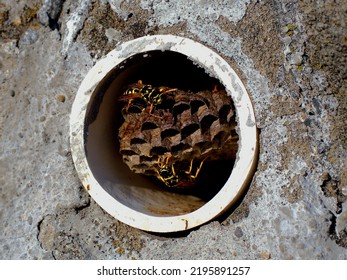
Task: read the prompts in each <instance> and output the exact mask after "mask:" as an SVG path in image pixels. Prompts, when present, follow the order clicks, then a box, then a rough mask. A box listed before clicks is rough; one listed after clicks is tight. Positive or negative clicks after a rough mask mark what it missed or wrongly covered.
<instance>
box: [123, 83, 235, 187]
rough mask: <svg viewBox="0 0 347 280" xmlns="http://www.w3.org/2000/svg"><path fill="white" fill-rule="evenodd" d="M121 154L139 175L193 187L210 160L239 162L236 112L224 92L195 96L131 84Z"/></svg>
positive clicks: (202, 92) (124, 108)
mask: <svg viewBox="0 0 347 280" xmlns="http://www.w3.org/2000/svg"><path fill="white" fill-rule="evenodd" d="M120 101H122V102H124V103H125V106H124V107H123V111H122V112H123V117H124V123H123V124H122V125H121V127H120V128H119V134H118V137H119V142H120V153H121V154H122V156H123V160H124V162H125V163H126V164H127V165H128V167H129V168H130V169H131V170H132V171H133V172H135V173H140V174H145V175H154V176H156V177H157V178H158V179H159V180H161V181H162V182H164V183H165V184H166V185H167V186H169V187H178V186H179V187H185V186H192V185H194V183H195V179H196V178H197V176H198V174H199V171H200V168H201V167H202V165H203V163H204V162H205V161H215V160H225V159H231V158H233V157H235V154H236V151H237V141H238V135H237V134H236V131H235V127H236V121H235V111H234V106H233V103H232V100H231V98H230V96H228V95H227V93H226V92H225V90H216V89H214V90H213V91H199V92H196V93H193V92H189V91H188V92H187V91H183V90H179V89H172V88H171V89H170V88H167V87H158V88H155V87H152V86H149V85H143V84H142V82H141V81H139V83H138V84H135V85H131V86H130V87H129V89H128V90H127V91H125V92H124V94H123V95H122V96H121V98H120Z"/></svg>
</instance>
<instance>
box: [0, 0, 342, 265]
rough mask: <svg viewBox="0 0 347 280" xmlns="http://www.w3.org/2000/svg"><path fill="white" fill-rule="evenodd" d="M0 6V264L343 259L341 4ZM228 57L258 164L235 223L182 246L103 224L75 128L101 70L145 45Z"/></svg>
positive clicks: (218, 224)
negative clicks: (255, 133)
mask: <svg viewBox="0 0 347 280" xmlns="http://www.w3.org/2000/svg"><path fill="white" fill-rule="evenodd" d="M186 2H187V1H186V0H176V1H173V0H134V1H131V0H130V1H122V0H85V1H82V0H79V1H72V0H66V1H64V0H45V1H39V0H31V1H20V0H18V1H12V0H1V1H0V42H1V46H0V108H1V110H0V151H1V153H0V203H1V204H0V227H1V233H0V258H1V259H53V258H55V259H130V258H137V259H181V258H183V259H205V258H208V259H259V258H260V259H264V258H265V259H268V258H272V259H346V258H347V202H346V198H347V150H346V149H347V148H346V147H347V145H346V144H347V123H346V119H347V96H346V95H347V87H346V62H347V61H346V60H347V58H346V57H347V34H346V15H347V4H346V1H342V0H340V1H323V0H320V1H312V0H301V1H287V0H284V1H250V0H249V1H246V0H244V1H243V0H238V1H233V0H216V1H207V0H195V1H188V2H189V5H187V3H186ZM150 34H173V35H180V36H185V37H188V38H191V39H194V40H196V41H198V42H201V43H203V44H205V45H206V46H208V47H210V48H212V49H214V50H215V51H217V52H218V53H219V54H220V55H222V56H223V57H224V58H225V59H226V60H227V61H228V62H229V63H230V65H231V66H232V67H233V68H234V69H235V71H236V72H237V73H238V75H239V76H240V77H241V79H242V80H243V82H244V84H245V86H246V88H247V90H248V92H249V94H250V96H251V99H252V101H253V104H254V107H255V113H256V118H257V126H258V127H259V130H260V154H259V162H258V166H257V171H256V173H255V176H254V178H253V181H252V183H251V185H250V189H249V191H248V193H247V195H246V196H245V198H244V199H243V200H242V202H241V203H240V205H239V206H238V207H237V208H236V209H235V211H234V212H232V213H229V214H228V215H226V216H225V217H223V219H220V220H219V221H214V222H211V223H209V224H207V225H204V226H202V227H201V228H199V229H196V230H193V231H191V232H190V233H187V234H186V235H184V236H180V237H173V236H158V235H152V234H148V233H144V232H142V231H140V230H137V229H133V228H131V227H129V226H127V225H124V224H122V223H120V222H118V221H117V220H115V219H113V218H112V217H110V216H109V215H108V214H106V213H105V212H104V211H103V210H102V209H101V208H100V207H99V206H98V205H97V204H96V203H95V202H94V201H93V200H92V199H91V198H90V197H89V196H88V194H87V193H86V191H85V190H84V189H83V187H82V186H81V184H80V182H79V180H78V178H77V174H76V172H75V169H74V166H73V162H72V159H71V153H70V147H69V139H68V129H69V113H70V110H71V106H72V103H73V100H74V96H75V94H76V91H77V89H78V86H79V84H80V83H81V81H82V79H83V78H84V75H85V74H86V73H87V72H88V70H89V69H90V68H91V67H92V66H93V64H94V63H95V62H96V61H97V60H98V59H99V58H100V57H101V56H103V55H105V54H106V53H107V52H109V51H110V50H111V49H113V48H114V47H115V46H117V45H118V44H120V43H122V42H124V41H127V40H130V39H134V38H137V37H140V36H144V35H150Z"/></svg>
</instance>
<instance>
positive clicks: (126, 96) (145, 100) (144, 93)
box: [119, 80, 177, 113]
mask: <svg viewBox="0 0 347 280" xmlns="http://www.w3.org/2000/svg"><path fill="white" fill-rule="evenodd" d="M176 90H177V88H169V87H164V86H160V87H153V86H151V85H145V84H143V83H142V81H141V80H139V81H138V82H137V84H133V85H131V86H130V87H129V88H128V89H127V90H126V91H125V92H124V93H123V95H122V96H121V97H120V98H119V100H120V101H125V102H128V104H127V106H126V108H125V111H126V112H128V110H129V108H130V106H131V105H132V104H133V102H134V101H136V100H137V101H139V103H140V105H137V107H142V110H144V109H145V108H146V107H147V106H149V113H152V111H153V109H154V108H155V106H158V105H160V104H161V103H162V102H163V95H164V94H167V93H169V92H173V91H176Z"/></svg>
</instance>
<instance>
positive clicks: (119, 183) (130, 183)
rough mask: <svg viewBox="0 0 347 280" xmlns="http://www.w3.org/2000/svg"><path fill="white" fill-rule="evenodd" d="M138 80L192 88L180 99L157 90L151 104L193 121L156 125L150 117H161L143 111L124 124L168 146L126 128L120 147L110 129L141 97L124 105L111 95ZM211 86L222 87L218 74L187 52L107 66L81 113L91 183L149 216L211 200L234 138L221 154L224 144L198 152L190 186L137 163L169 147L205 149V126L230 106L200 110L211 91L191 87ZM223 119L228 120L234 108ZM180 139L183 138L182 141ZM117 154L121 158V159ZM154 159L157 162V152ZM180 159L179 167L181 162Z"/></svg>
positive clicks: (186, 153)
mask: <svg viewBox="0 0 347 280" xmlns="http://www.w3.org/2000/svg"><path fill="white" fill-rule="evenodd" d="M139 80H141V81H142V82H143V83H144V84H148V85H152V86H155V87H160V86H165V87H169V88H177V89H179V90H181V91H184V92H189V93H191V94H195V95H196V97H194V98H195V99H194V98H192V99H191V100H190V101H189V100H188V101H187V102H185V101H184V100H183V101H182V102H181V103H180V101H177V100H175V98H178V97H177V96H175V95H174V94H173V95H168V96H169V97H166V96H165V97H164V99H163V102H162V103H161V104H160V105H158V108H159V109H161V110H172V112H173V116H174V118H175V120H174V122H173V125H177V123H179V122H183V123H184V122H187V120H186V119H185V118H189V122H193V123H191V124H188V125H186V126H183V125H182V127H180V128H177V127H171V128H167V129H164V128H163V129H162V128H161V127H159V125H158V123H160V121H161V120H160V119H156V118H155V117H153V116H149V118H150V119H148V118H147V121H143V122H142V124H140V123H136V122H134V123H131V126H130V125H129V126H128V127H127V129H128V130H129V131H131V130H136V129H138V131H139V132H142V133H143V135H145V136H146V135H147V134H146V133H148V135H150V136H148V135H147V136H148V137H149V138H148V139H152V140H153V139H159V140H162V142H163V143H164V141H165V143H169V144H165V145H169V148H168V147H167V146H165V145H164V144H163V145H158V146H156V145H155V144H154V143H151V142H150V141H147V140H145V139H144V138H143V137H144V136H143V135H142V136H141V137H140V136H134V137H132V136H133V135H131V134H127V135H128V137H129V139H128V142H127V143H128V144H127V145H128V146H126V147H121V144H120V140H121V141H123V140H124V139H119V135H118V133H119V129H120V127H121V126H122V124H123V122H124V117H125V116H126V115H127V114H134V113H137V114H140V113H141V112H142V111H143V110H144V108H143V107H145V106H146V104H143V103H141V102H142V101H141V100H140V103H136V104H134V105H136V106H133V105H132V104H131V105H130V106H129V108H128V110H127V111H126V112H125V111H124V106H126V105H127V104H126V102H125V103H123V104H121V102H119V100H118V99H119V97H121V96H122V95H123V93H124V92H125V90H126V89H127V87H128V86H129V85H131V84H133V83H136V82H137V81H139ZM215 86H217V87H218V88H219V89H220V90H224V87H223V85H222V84H221V83H220V81H219V80H217V79H216V78H213V77H211V76H210V75H208V74H207V73H206V71H205V69H203V68H201V67H199V66H197V64H196V63H194V62H193V61H192V60H190V59H189V58H188V57H187V56H185V55H183V54H181V53H178V52H173V51H157V50H154V51H148V52H145V53H139V54H136V55H133V56H131V57H129V58H127V59H126V60H124V61H123V62H122V63H120V64H118V65H117V66H116V67H115V68H114V69H112V70H111V71H110V72H109V73H108V74H107V75H106V76H105V77H104V78H103V79H102V80H101V82H100V83H99V84H98V86H97V87H96V89H95V90H94V92H93V94H92V96H91V101H90V102H89V104H88V108H87V112H86V119H85V133H84V135H85V151H86V155H87V161H88V165H89V167H90V170H91V171H92V173H93V176H94V177H95V178H96V180H97V181H98V182H99V184H100V185H101V186H102V187H103V188H104V189H105V190H106V191H107V192H108V193H109V194H110V195H111V196H112V197H114V198H115V199H116V200H117V201H120V202H121V203H123V204H124V205H126V206H127V207H129V208H131V209H134V210H136V211H139V212H141V213H144V214H148V215H154V216H175V215H181V214H185V213H190V212H193V211H195V210H197V209H199V208H200V207H202V206H203V205H204V204H206V203H207V202H208V201H209V200H211V199H212V198H213V197H214V196H215V195H216V194H217V193H218V192H219V191H220V190H221V188H222V187H223V185H224V184H225V182H226V181H227V179H228V178H229V176H230V174H231V171H232V168H233V165H234V161H235V158H236V153H237V150H238V145H237V139H236V141H235V142H234V144H233V146H232V147H231V149H232V150H230V147H228V155H227V156H225V155H223V153H225V151H217V152H215V153H213V154H212V155H210V156H208V157H207V158H206V159H204V163H203V165H202V166H201V170H200V173H199V175H198V176H197V177H196V186H194V187H193V188H190V187H187V188H185V187H183V188H169V187H167V186H166V185H165V184H164V183H163V182H162V181H160V180H158V178H156V176H155V175H156V174H157V172H146V171H145V170H146V168H148V166H149V165H150V164H151V160H152V163H153V162H154V161H155V159H157V158H158V156H161V155H164V154H165V153H167V152H171V153H172V154H173V155H174V156H176V155H180V156H182V159H184V160H186V161H187V160H188V162H189V159H190V158H191V157H194V155H195V154H196V153H202V152H203V153H204V152H208V150H209V149H212V147H213V143H212V142H213V141H214V139H213V134H214V132H213V131H212V128H211V127H212V126H213V124H214V121H215V120H216V119H218V118H221V123H222V124H223V123H226V122H227V121H226V119H227V115H228V114H229V112H230V110H232V106H229V107H227V106H224V107H223V106H222V107H221V108H219V109H220V110H219V112H218V111H217V112H216V115H211V114H210V113H209V112H208V111H207V109H206V108H207V107H208V106H210V103H212V99H211V100H210V101H209V100H206V97H204V95H203V94H202V95H199V92H203V91H208V92H209V93H205V94H212V93H211V92H212V90H213V89H214V87H215ZM213 102H214V101H213ZM216 104H217V103H216ZM160 106H161V107H160ZM213 106H217V105H213ZM122 109H123V110H122ZM217 109H218V108H217ZM217 109H216V110H217ZM186 115H187V116H186ZM192 116H193V117H192ZM231 121H233V122H235V123H236V120H235V114H234V115H233V118H232V120H231ZM137 126H139V128H137ZM215 129H217V127H215ZM157 134H158V137H157V136H156V135H157ZM210 134H211V135H212V136H211V135H210ZM224 134H228V132H227V131H226V132H225V131H223V132H220V133H219V134H218V133H217V135H216V136H215V138H216V139H217V142H216V143H217V144H219V143H220V142H221V141H222V138H223V137H222V136H223V135H224ZM229 134H230V133H229ZM177 135H179V136H181V139H178V138H180V137H178V136H177ZM147 136H146V137H147ZM176 136H177V137H176ZM123 138H124V137H123ZM177 139H178V140H177ZM184 139H187V141H185V142H183V141H182V140H184ZM188 140H189V141H188ZM175 141H176V142H175ZM179 141H181V142H179ZM161 144H162V143H161ZM218 153H220V154H218ZM122 156H126V157H127V158H126V159H125V160H123V159H122ZM201 161H202V159H201ZM157 162H158V163H157V164H158V166H159V164H160V163H159V160H158V159H157ZM176 166H177V168H179V162H178V163H177V164H175V168H176ZM184 166H185V168H186V164H185V165H184ZM198 167H199V162H198V161H197V160H194V161H193V167H192V168H191V169H192V170H193V171H194V172H195V170H196V169H197V168H198ZM187 168H188V170H185V171H186V172H185V171H184V174H186V175H187V174H188V176H191V177H189V179H190V178H193V177H194V175H195V174H193V171H192V170H189V168H190V166H189V165H188V167H187ZM134 170H135V171H139V170H143V171H144V172H143V173H144V174H151V173H152V175H154V176H145V175H143V174H136V173H135V172H133V171H134ZM189 172H191V175H190V173H189ZM177 173H178V172H177ZM182 174H183V173H182ZM165 176H168V175H165ZM182 176H183V175H182ZM187 180H188V179H187Z"/></svg>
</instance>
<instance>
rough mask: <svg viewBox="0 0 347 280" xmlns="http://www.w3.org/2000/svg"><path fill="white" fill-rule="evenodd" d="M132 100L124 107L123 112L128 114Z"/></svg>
mask: <svg viewBox="0 0 347 280" xmlns="http://www.w3.org/2000/svg"><path fill="white" fill-rule="evenodd" d="M133 101H134V100H133V99H130V100H129V101H128V105H127V106H126V108H125V112H127V113H128V110H129V108H130V106H131V103H133Z"/></svg>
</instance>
